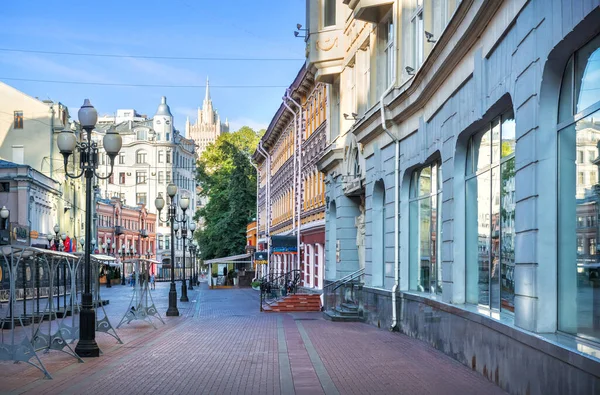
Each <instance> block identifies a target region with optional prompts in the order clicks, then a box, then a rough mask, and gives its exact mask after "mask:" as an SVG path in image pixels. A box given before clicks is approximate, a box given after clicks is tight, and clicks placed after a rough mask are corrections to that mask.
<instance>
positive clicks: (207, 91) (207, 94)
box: [204, 76, 210, 102]
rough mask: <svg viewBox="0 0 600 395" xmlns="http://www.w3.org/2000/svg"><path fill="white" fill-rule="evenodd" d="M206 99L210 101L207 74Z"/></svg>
mask: <svg viewBox="0 0 600 395" xmlns="http://www.w3.org/2000/svg"><path fill="white" fill-rule="evenodd" d="M204 101H205V102H208V101H210V85H209V83H208V76H206V95H205V96H204Z"/></svg>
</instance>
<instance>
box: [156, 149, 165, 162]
mask: <svg viewBox="0 0 600 395" xmlns="http://www.w3.org/2000/svg"><path fill="white" fill-rule="evenodd" d="M164 160H165V151H163V150H160V151H158V163H163V162H164Z"/></svg>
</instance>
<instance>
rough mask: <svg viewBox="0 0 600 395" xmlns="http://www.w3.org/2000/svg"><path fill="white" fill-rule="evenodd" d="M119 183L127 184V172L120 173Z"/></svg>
mask: <svg viewBox="0 0 600 395" xmlns="http://www.w3.org/2000/svg"><path fill="white" fill-rule="evenodd" d="M119 184H121V185H123V184H125V173H119Z"/></svg>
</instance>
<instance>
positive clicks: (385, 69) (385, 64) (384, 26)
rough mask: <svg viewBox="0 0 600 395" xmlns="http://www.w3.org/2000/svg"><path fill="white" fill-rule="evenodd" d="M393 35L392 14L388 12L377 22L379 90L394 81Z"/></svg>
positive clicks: (384, 88)
mask: <svg viewBox="0 0 600 395" xmlns="http://www.w3.org/2000/svg"><path fill="white" fill-rule="evenodd" d="M394 35H395V31H394V20H393V14H392V12H390V13H389V16H387V17H386V18H384V20H383V22H381V23H380V24H379V37H380V39H379V46H380V48H381V55H380V56H381V59H380V62H379V64H380V73H379V75H380V77H381V79H382V81H383V86H380V88H381V92H383V91H384V90H386V89H387V88H388V87H389V86H390V85H391V84H392V82H393V81H394V73H395V71H396V66H395V63H396V60H395V58H396V56H395V45H394ZM380 85H381V84H380Z"/></svg>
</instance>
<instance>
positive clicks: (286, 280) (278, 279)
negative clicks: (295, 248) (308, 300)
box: [260, 269, 302, 311]
mask: <svg viewBox="0 0 600 395" xmlns="http://www.w3.org/2000/svg"><path fill="white" fill-rule="evenodd" d="M301 278H302V272H301V271H300V270H299V269H294V270H290V271H289V272H287V273H277V274H275V273H269V274H267V275H266V276H263V277H262V278H261V279H260V311H263V305H264V304H267V305H270V304H273V303H275V302H276V301H277V300H279V298H282V297H284V296H287V295H294V294H296V292H297V291H298V285H299V284H300V280H301Z"/></svg>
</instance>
